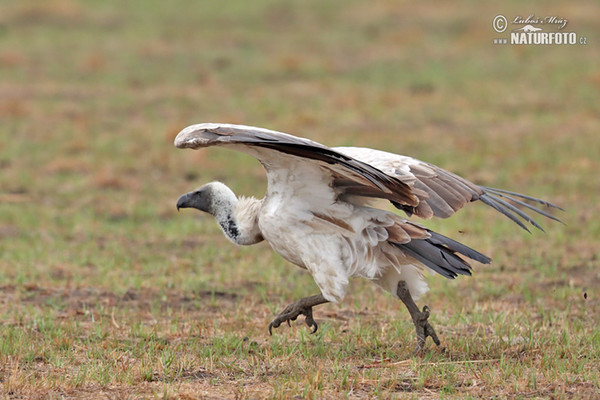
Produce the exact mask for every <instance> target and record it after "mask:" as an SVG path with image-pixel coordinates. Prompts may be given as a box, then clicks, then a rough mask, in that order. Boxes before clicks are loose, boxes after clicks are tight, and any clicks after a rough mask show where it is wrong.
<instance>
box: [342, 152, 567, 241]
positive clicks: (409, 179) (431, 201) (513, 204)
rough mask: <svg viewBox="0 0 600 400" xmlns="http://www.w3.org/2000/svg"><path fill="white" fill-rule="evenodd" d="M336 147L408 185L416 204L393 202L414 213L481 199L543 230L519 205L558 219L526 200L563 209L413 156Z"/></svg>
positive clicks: (442, 212) (441, 212)
mask: <svg viewBox="0 0 600 400" xmlns="http://www.w3.org/2000/svg"><path fill="white" fill-rule="evenodd" d="M334 150H336V151H339V152H341V153H343V154H346V155H348V156H351V157H354V158H356V159H358V160H361V161H363V162H365V163H368V164H370V165H372V166H373V167H375V168H377V169H379V170H381V171H383V172H385V173H386V174H388V175H391V176H395V177H397V178H398V179H399V180H401V181H402V182H405V183H406V184H407V185H409V186H410V187H411V188H412V189H413V193H414V194H415V195H416V196H417V197H418V199H419V203H418V204H417V206H416V207H413V206H410V205H403V204H395V203H394V205H395V206H396V207H397V208H399V209H401V210H404V211H405V212H406V213H407V214H409V215H412V214H414V215H417V216H419V217H422V218H431V217H434V216H435V217H439V218H448V217H450V216H452V215H453V214H454V213H455V212H456V211H458V210H459V209H461V208H462V207H463V206H464V205H465V204H467V203H469V202H472V201H476V200H480V201H481V202H483V203H485V204H487V205H488V206H490V207H492V208H494V209H495V210H497V211H499V212H500V213H502V214H504V215H505V216H507V217H508V218H510V219H511V220H512V221H514V222H515V223H516V224H518V225H519V226H520V227H521V228H523V229H525V230H526V231H528V232H529V229H528V228H527V226H526V225H525V224H524V223H523V221H525V222H529V223H530V224H531V225H533V226H535V227H536V228H538V229H540V230H542V231H543V229H542V227H541V226H540V225H539V224H538V223H537V222H536V221H535V220H534V219H533V218H531V217H530V216H529V215H528V214H526V213H525V212H523V211H522V210H521V209H519V208H517V206H521V207H523V208H526V209H529V210H531V211H534V212H535V213H537V214H540V215H543V216H544V217H547V218H550V219H552V220H555V221H558V219H557V218H556V217H554V216H553V215H551V214H549V213H547V212H546V211H544V210H542V209H540V208H538V207H535V206H533V205H531V204H529V203H526V202H525V201H530V202H533V203H538V204H541V205H543V206H545V207H550V208H557V209H560V210H562V209H561V208H560V207H558V206H557V205H555V204H552V203H549V202H547V201H544V200H541V199H537V198H535V197H531V196H527V195H524V194H520V193H515V192H509V191H506V190H501V189H494V188H489V187H485V186H479V185H476V184H474V183H472V182H470V181H468V180H466V179H464V178H462V177H460V176H458V175H455V174H453V173H451V172H448V171H446V170H444V169H442V168H440V167H437V166H435V165H432V164H429V163H426V162H423V161H420V160H417V159H414V158H411V157H406V156H401V155H397V154H392V153H388V152H385V151H380V150H373V149H367V148H360V147H336V148H334Z"/></svg>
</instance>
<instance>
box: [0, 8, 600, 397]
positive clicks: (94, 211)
mask: <svg viewBox="0 0 600 400" xmlns="http://www.w3.org/2000/svg"><path fill="white" fill-rule="evenodd" d="M599 11H600V10H599V8H598V6H597V5H596V4H594V3H592V2H581V1H577V2H574V3H573V2H571V3H569V6H568V7H566V6H565V5H564V4H563V3H560V2H557V1H553V2H547V3H545V4H544V5H543V7H542V6H541V5H540V8H539V9H530V8H529V7H524V6H523V5H522V4H521V3H519V2H510V3H506V4H502V5H493V6H492V5H491V4H490V5H486V4H477V5H475V4H473V3H467V2H459V3H453V4H452V5H450V4H440V5H436V6H432V5H430V4H420V3H419V4H398V3H397V2H386V1H378V2H361V1H345V2H342V1H332V2H318V1H305V2H298V3H290V4H285V3H281V2H277V1H273V0H260V1H254V2H242V1H233V2H208V1H200V2H184V1H170V2H160V1H147V2H143V3H142V2H138V3H136V2H125V3H124V2H116V1H105V2H95V1H83V0H82V1H75V0H50V1H45V2H39V1H35V0H9V1H5V2H4V4H3V6H2V13H1V15H0V118H2V124H1V125H0V397H2V398H62V397H70V398H94V397H98V394H99V393H100V394H101V395H104V396H106V397H110V398H153V397H154V398H164V399H166V398H181V399H191V398H281V399H288V398H293V397H296V398H307V399H313V398H314V399H320V398H377V397H382V398H415V399H417V398H418V399H420V398H480V397H492V398H596V397H597V396H598V394H599V393H600V382H599V379H598V373H597V371H598V370H599V369H600V333H599V331H598V328H597V327H598V326H599V324H600V320H599V318H598V316H599V315H600V303H599V301H598V298H599V292H598V287H599V286H600V275H599V271H600V269H599V266H600V265H599V264H600V262H599V259H598V254H600V247H599V245H598V243H599V242H600V223H599V222H598V218H597V215H598V214H599V212H600V206H599V204H598V201H597V196H598V193H599V192H600V180H599V179H598V178H597V175H598V171H599V170H600V161H599V159H598V149H600V139H599V138H600V136H599V135H598V132H599V131H600V119H599V118H598V116H597V114H598V113H597V108H598V106H597V105H598V103H599V101H600V96H599V95H598V93H599V89H600V74H599V73H598V69H597V66H598V65H599V64H600V53H598V51H597V43H595V38H596V37H597V36H598V35H597V33H598V28H597V18H596V16H597V15H598V12H599ZM529 12H535V13H536V14H539V15H541V14H548V15H559V16H563V17H565V18H567V19H569V23H568V27H567V29H568V30H570V31H571V30H572V31H575V32H577V33H578V35H586V36H587V37H588V43H589V44H588V45H587V46H565V47H562V46H543V47H523V46H498V45H493V44H492V40H493V38H494V37H496V36H497V35H496V34H495V33H494V32H493V31H492V27H491V21H492V19H493V17H494V16H495V15H497V14H500V13H502V14H505V15H507V16H511V15H520V14H527V13H529ZM211 121H213V122H231V123H244V124H250V125H257V126H264V127H267V128H272V129H276V130H282V131H286V132H289V133H292V134H297V135H300V136H306V137H310V138H312V139H314V140H318V141H321V142H323V143H325V144H329V145H357V146H369V147H374V148H380V149H384V150H388V151H393V152H397V153H400V154H406V155H411V156H414V157H417V158H420V159H423V160H427V161H429V162H433V163H435V164H437V165H439V166H441V167H444V168H446V169H448V170H451V171H453V172H456V173H458V174H461V175H463V176H465V177H466V178H468V179H470V180H473V181H475V182H477V183H480V184H484V185H489V186H494V187H500V188H506V189H509V190H515V191H520V192H524V193H527V194H530V195H533V196H537V197H542V198H545V199H548V200H551V201H553V202H556V203H558V204H560V205H561V206H563V207H564V208H565V209H566V212H565V213H563V214H561V215H560V217H561V218H562V219H563V220H564V222H565V223H566V224H565V225H562V224H556V223H551V222H546V221H544V224H543V226H544V228H545V229H546V234H541V233H539V232H535V233H534V235H528V234H526V233H524V232H521V231H519V229H518V228H517V227H516V226H514V225H513V224H511V223H510V222H509V221H506V220H505V219H504V218H503V217H501V216H498V215H496V214H495V213H494V212H493V211H492V210H490V209H487V208H486V207H484V206H482V205H472V206H470V207H467V208H466V209H465V210H462V211H461V212H460V213H458V214H457V215H456V216H454V217H453V218H451V219H449V220H437V221H426V222H425V223H426V224H427V226H429V227H431V228H432V229H435V230H437V231H439V232H440V233H443V234H446V235H449V236H451V237H453V238H455V239H457V240H460V241H461V242H464V243H466V244H468V245H470V246H472V247H474V248H476V249H478V250H480V251H482V252H484V253H486V254H488V255H490V256H492V257H493V258H494V263H493V264H492V265H490V266H482V265H475V274H474V276H473V277H471V278H463V279H457V280H456V281H448V280H444V279H443V278H440V277H437V276H431V277H430V278H429V283H430V286H431V292H430V293H429V294H428V295H427V296H426V298H425V299H423V301H421V302H420V303H422V304H428V305H429V306H430V307H431V309H432V311H433V314H432V317H431V320H432V321H433V323H434V326H435V327H436V329H437V330H438V333H439V334H440V337H441V340H442V342H443V348H441V349H436V348H433V347H428V350H427V352H426V353H425V354H424V355H423V356H422V357H413V356H412V354H411V352H412V349H413V346H414V343H413V340H414V338H413V335H414V333H413V328H412V324H411V323H410V321H409V318H408V314H407V312H406V311H405V310H404V307H403V306H402V305H401V304H400V303H399V302H398V301H396V300H394V299H392V298H391V297H390V296H388V295H386V294H384V293H382V292H381V291H379V290H377V289H375V288H374V287H373V285H371V284H370V283H368V282H364V281H353V282H352V283H351V290H350V291H349V293H350V294H349V296H348V297H347V298H346V300H345V301H344V302H343V303H342V304H340V305H339V306H335V305H324V306H321V307H319V308H316V309H315V317H316V319H317V321H318V322H319V325H320V329H319V331H318V332H317V334H315V335H310V334H309V333H308V330H307V328H306V326H305V325H304V324H303V322H299V323H297V324H296V325H293V327H292V328H291V329H290V328H288V327H287V326H282V327H280V328H279V329H277V330H276V332H274V335H273V336H272V337H271V336H269V335H268V333H267V329H266V328H267V325H268V323H269V322H270V320H271V319H272V317H273V316H274V315H275V314H276V313H277V312H278V311H280V310H281V309H282V308H283V307H284V306H285V305H287V304H288V303H290V302H292V301H294V300H296V299H298V298H300V297H303V296H306V295H311V294H315V293H316V292H317V290H318V289H317V287H316V285H315V284H314V282H313V281H312V278H311V277H310V276H308V275H307V274H305V273H303V272H302V271H300V270H299V269H297V268H295V267H293V266H291V265H289V264H288V263H286V262H285V261H283V260H282V259H281V258H280V257H279V256H277V255H274V254H273V253H272V251H271V250H270V248H269V247H268V245H266V244H261V245H258V246H254V247H251V248H234V247H232V245H231V244H230V243H229V242H227V241H226V239H225V238H223V237H222V235H221V233H220V232H219V230H218V227H217V226H216V224H215V223H214V221H213V220H212V219H211V218H209V217H207V216H197V215H196V214H193V213H191V212H183V211H182V212H181V213H177V212H176V210H175V201H176V199H177V197H178V196H179V195H180V194H181V193H184V192H187V191H189V190H191V189H193V188H195V187H197V186H200V185H201V184H203V183H205V182H207V181H211V180H216V179H218V180H222V181H224V182H225V183H227V184H228V185H230V186H231V187H233V188H234V189H235V190H236V191H237V192H239V193H242V194H245V195H255V196H262V194H263V193H264V190H265V179H264V172H263V170H262V168H261V167H260V165H259V164H258V163H257V162H256V161H255V160H253V159H251V158H249V157H247V156H245V155H242V154H233V153H229V152H227V151H225V150H222V149H210V150H206V151H199V152H193V151H180V150H176V149H175V148H174V147H173V145H172V141H173V139H174V137H175V135H176V133H177V132H178V131H179V130H180V129H181V128H183V127H185V126H187V125H189V124H192V123H198V122H211Z"/></svg>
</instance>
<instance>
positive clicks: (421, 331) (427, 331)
mask: <svg viewBox="0 0 600 400" xmlns="http://www.w3.org/2000/svg"><path fill="white" fill-rule="evenodd" d="M429 314H430V312H429V307H427V306H425V307H423V310H422V311H419V312H416V313H414V315H412V317H413V323H414V324H415V330H416V332H417V348H416V350H415V354H417V355H418V354H421V353H422V352H423V348H424V347H425V340H427V337H431V339H432V340H433V342H434V343H435V344H436V345H438V346H439V345H440V339H439V338H438V336H437V334H436V333H435V330H434V329H433V327H432V326H431V324H430V323H429V321H428V320H429Z"/></svg>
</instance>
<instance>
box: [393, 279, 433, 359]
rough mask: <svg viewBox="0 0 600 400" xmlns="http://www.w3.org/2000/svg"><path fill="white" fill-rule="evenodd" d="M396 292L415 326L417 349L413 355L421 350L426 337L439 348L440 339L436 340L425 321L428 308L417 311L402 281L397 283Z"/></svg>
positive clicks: (427, 322) (427, 317)
mask: <svg viewBox="0 0 600 400" xmlns="http://www.w3.org/2000/svg"><path fill="white" fill-rule="evenodd" d="M396 292H397V293H398V297H399V298H400V300H402V302H403V303H404V305H405V306H406V308H408V312H409V313H410V316H411V317H412V320H413V323H414V324H415V330H416V331H417V349H416V350H415V354H418V353H420V352H421V351H422V350H423V347H424V346H425V340H426V339H427V336H431V339H433V341H434V342H435V344H437V345H438V346H439V345H440V339H438V337H437V334H436V333H435V331H434V330H433V327H432V326H431V325H430V324H429V321H427V319H429V307H427V306H425V307H423V311H419V307H417V305H416V304H415V301H414V300H413V298H412V296H411V295H410V292H409V291H408V286H407V285H406V282H404V281H400V282H398V289H397V291H396Z"/></svg>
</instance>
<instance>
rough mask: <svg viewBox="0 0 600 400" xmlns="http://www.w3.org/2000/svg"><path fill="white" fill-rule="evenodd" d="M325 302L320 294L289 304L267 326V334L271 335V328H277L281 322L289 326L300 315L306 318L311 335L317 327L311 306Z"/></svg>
mask: <svg viewBox="0 0 600 400" xmlns="http://www.w3.org/2000/svg"><path fill="white" fill-rule="evenodd" d="M327 302H329V300H326V299H325V297H323V295H322V294H317V295H315V296H309V297H304V298H302V299H300V300H298V301H297V302H295V303H292V304H290V305H289V306H287V307H286V308H285V310H283V311H282V312H280V313H279V315H277V317H275V319H274V320H273V321H272V322H271V323H270V324H269V334H270V335H272V334H273V333H272V332H271V329H272V328H278V327H279V325H281V324H282V323H283V322H287V323H288V325H290V321H295V320H296V318H298V316H300V315H301V314H302V315H304V316H305V317H306V319H305V320H304V321H305V322H306V325H308V327H309V328H312V332H311V333H315V332H316V331H317V329H318V328H319V326H318V325H317V323H316V322H315V320H314V319H313V316H312V308H313V306H318V305H319V304H323V303H327ZM290 326H291V325H290Z"/></svg>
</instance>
